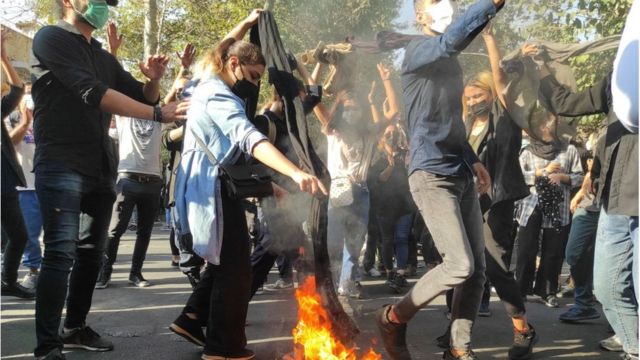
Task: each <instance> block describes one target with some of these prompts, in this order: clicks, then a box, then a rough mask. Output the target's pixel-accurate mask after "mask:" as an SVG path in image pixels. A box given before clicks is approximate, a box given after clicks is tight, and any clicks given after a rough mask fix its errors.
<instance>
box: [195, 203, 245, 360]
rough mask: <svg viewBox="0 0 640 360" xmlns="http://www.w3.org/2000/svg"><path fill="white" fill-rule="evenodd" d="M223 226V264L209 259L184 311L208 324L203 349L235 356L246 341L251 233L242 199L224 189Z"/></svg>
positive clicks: (221, 255) (221, 257)
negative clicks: (230, 197)
mask: <svg viewBox="0 0 640 360" xmlns="http://www.w3.org/2000/svg"><path fill="white" fill-rule="evenodd" d="M222 194H223V195H222V213H223V219H224V230H223V235H222V239H223V240H222V250H221V253H220V265H213V264H211V263H208V264H207V266H206V268H205V270H204V272H203V273H202V274H201V277H200V282H199V283H198V285H197V286H196V287H195V289H194V290H193V292H192V294H191V296H190V297H189V300H188V301H187V304H186V306H185V307H184V309H183V313H195V314H197V316H198V319H200V321H201V322H202V323H203V325H205V323H204V322H205V321H206V326H207V339H206V344H205V347H204V353H205V354H207V355H219V356H228V357H233V356H235V355H238V354H239V353H240V352H241V351H242V350H244V348H245V347H246V345H247V337H246V335H245V332H244V326H245V322H246V319H247V308H248V306H249V292H250V287H251V266H250V264H249V250H250V244H249V235H248V230H247V223H246V220H245V214H244V209H243V207H242V205H241V203H240V201H234V200H231V199H229V198H228V197H226V195H225V192H224V191H222Z"/></svg>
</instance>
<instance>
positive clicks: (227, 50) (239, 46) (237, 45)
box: [196, 37, 266, 77]
mask: <svg viewBox="0 0 640 360" xmlns="http://www.w3.org/2000/svg"><path fill="white" fill-rule="evenodd" d="M231 56H236V57H238V60H240V63H241V64H244V65H263V66H266V61H265V59H264V56H263V55H262V52H261V51H260V48H259V47H258V46H256V45H254V44H252V43H248V42H244V41H241V40H236V39H235V38H232V37H231V38H227V39H224V40H222V41H221V42H220V43H218V44H217V45H216V46H215V48H213V49H210V50H208V51H207V52H206V53H205V54H204V56H203V57H202V59H201V60H200V61H199V63H198V65H197V66H196V71H197V72H199V74H197V76H196V77H207V76H212V75H219V74H220V73H222V71H223V70H224V67H225V65H226V64H227V61H229V58H230V57H231Z"/></svg>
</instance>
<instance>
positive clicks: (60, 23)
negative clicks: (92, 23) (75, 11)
mask: <svg viewBox="0 0 640 360" xmlns="http://www.w3.org/2000/svg"><path fill="white" fill-rule="evenodd" d="M56 26H57V27H59V28H61V29H63V30H66V31H68V32H70V33H72V34H74V35H78V36H82V37H83V38H84V35H82V33H81V32H80V31H79V30H78V29H77V28H76V27H75V26H73V25H71V24H69V23H68V22H66V21H64V20H58V23H57V24H56ZM91 46H93V47H96V48H102V43H101V42H100V41H98V40H96V39H95V38H93V37H91Z"/></svg>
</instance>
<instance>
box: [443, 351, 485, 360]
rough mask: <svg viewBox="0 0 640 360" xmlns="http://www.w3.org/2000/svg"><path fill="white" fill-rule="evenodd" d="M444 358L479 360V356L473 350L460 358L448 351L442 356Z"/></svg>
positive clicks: (449, 359) (451, 359)
mask: <svg viewBox="0 0 640 360" xmlns="http://www.w3.org/2000/svg"><path fill="white" fill-rule="evenodd" d="M442 358H443V359H445V360H478V356H477V355H476V354H475V353H474V352H473V351H471V350H468V351H467V352H466V353H464V354H462V355H460V356H455V355H453V353H451V350H447V351H445V352H444V354H442Z"/></svg>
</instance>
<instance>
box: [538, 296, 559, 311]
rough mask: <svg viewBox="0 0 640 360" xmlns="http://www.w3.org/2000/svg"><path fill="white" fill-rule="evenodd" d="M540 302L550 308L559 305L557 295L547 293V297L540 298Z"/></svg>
mask: <svg viewBox="0 0 640 360" xmlns="http://www.w3.org/2000/svg"><path fill="white" fill-rule="evenodd" d="M542 303H543V304H544V305H545V306H546V307H550V308H557V307H559V306H560V303H559V302H558V297H557V296H555V295H547V297H545V298H542Z"/></svg>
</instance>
